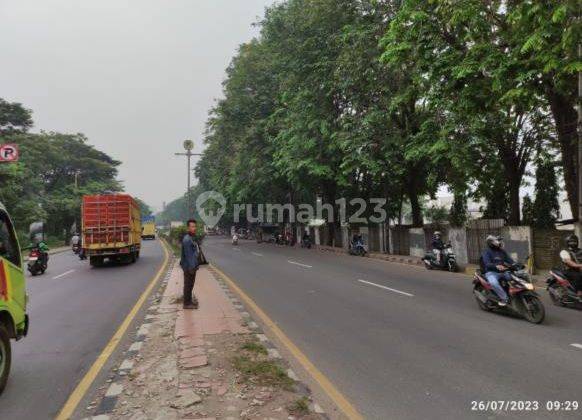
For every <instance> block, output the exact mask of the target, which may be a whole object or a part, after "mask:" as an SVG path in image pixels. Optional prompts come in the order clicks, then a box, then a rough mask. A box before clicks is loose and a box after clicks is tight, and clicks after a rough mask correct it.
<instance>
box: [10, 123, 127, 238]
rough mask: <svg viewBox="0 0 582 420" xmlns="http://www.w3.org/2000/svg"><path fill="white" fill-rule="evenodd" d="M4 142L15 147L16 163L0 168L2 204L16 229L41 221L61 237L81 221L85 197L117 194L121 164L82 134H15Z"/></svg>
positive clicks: (49, 231) (52, 233) (51, 232)
mask: <svg viewBox="0 0 582 420" xmlns="http://www.w3.org/2000/svg"><path fill="white" fill-rule="evenodd" d="M5 139H6V141H8V142H10V143H16V144H18V145H19V148H20V161H19V162H18V163H17V164H11V165H9V166H6V165H2V166H0V171H2V172H1V173H2V176H4V177H5V182H2V184H0V200H1V201H2V202H3V203H4V204H5V205H6V207H7V208H8V209H9V211H10V212H11V214H12V215H13V217H14V219H15V224H16V226H17V228H18V229H19V230H27V229H28V225H29V224H30V223H32V222H34V221H38V220H43V221H45V222H46V226H47V233H49V234H51V235H58V236H61V235H62V234H63V231H69V229H70V228H71V226H72V225H73V224H74V223H75V222H76V221H78V220H79V215H80V208H81V197H82V196H83V195H85V194H98V193H104V192H115V191H120V190H121V185H120V184H119V182H118V181H117V180H116V177H117V166H118V165H119V162H118V161H116V160H114V159H112V158H111V157H109V156H108V155H106V154H105V153H103V152H101V151H98V150H97V149H95V148H94V147H93V146H91V145H89V144H88V143H87V139H86V137H85V136H83V135H82V134H61V133H41V134H30V133H27V134H14V133H13V134H11V135H8V136H6V137H5Z"/></svg>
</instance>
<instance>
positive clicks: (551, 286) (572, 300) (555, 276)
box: [546, 269, 582, 309]
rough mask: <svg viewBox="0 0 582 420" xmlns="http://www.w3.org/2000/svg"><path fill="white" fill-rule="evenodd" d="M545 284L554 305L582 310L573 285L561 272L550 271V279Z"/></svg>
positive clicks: (581, 304)
mask: <svg viewBox="0 0 582 420" xmlns="http://www.w3.org/2000/svg"><path fill="white" fill-rule="evenodd" d="M546 284H547V285H548V287H547V290H548V293H549V294H550V299H552V303H553V304H554V305H556V306H568V307H572V308H577V309H582V301H580V298H579V297H578V294H577V293H576V289H575V288H574V285H573V284H572V282H571V281H570V280H569V279H568V277H566V275H565V274H564V273H563V272H562V271H561V270H556V269H552V270H550V277H549V278H548V279H547V280H546Z"/></svg>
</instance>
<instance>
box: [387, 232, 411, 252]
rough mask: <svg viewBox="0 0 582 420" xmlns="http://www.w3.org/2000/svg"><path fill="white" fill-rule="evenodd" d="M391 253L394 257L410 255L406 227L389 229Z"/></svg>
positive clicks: (408, 236)
mask: <svg viewBox="0 0 582 420" xmlns="http://www.w3.org/2000/svg"><path fill="white" fill-rule="evenodd" d="M390 235H391V236H392V238H391V240H392V252H393V253H394V254H396V255H410V235H409V232H408V227H407V226H393V227H391V228H390Z"/></svg>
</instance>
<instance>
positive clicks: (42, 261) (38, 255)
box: [27, 246, 48, 276]
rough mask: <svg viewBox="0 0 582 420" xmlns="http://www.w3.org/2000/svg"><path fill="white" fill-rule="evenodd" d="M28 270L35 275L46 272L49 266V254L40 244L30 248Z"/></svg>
mask: <svg viewBox="0 0 582 420" xmlns="http://www.w3.org/2000/svg"><path fill="white" fill-rule="evenodd" d="M27 266H28V271H30V274H32V275H33V276H36V275H39V274H44V272H45V271H46V269H47V268H48V254H47V253H46V252H44V251H42V250H41V249H40V248H39V247H38V246H34V247H33V248H31V249H30V253H29V254H28V264H27Z"/></svg>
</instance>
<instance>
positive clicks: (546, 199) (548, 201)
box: [533, 155, 560, 229]
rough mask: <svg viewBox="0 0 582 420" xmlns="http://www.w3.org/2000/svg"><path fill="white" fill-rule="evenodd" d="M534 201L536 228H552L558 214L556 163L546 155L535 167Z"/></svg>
mask: <svg viewBox="0 0 582 420" xmlns="http://www.w3.org/2000/svg"><path fill="white" fill-rule="evenodd" d="M535 178H536V187H535V194H536V196H535V201H534V205H533V220H534V224H535V226H536V227H538V228H544V229H553V228H554V227H555V223H556V220H558V218H559V216H560V203H559V202H558V194H559V191H560V189H559V187H558V177H557V175H556V164H555V162H554V161H553V160H552V159H551V158H550V157H549V156H547V155H542V156H541V157H540V158H539V159H538V162H537V168H536V176H535Z"/></svg>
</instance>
